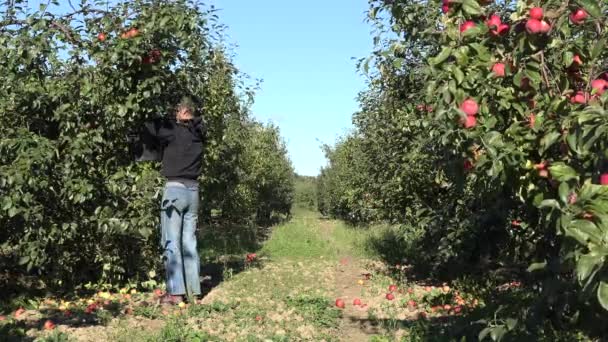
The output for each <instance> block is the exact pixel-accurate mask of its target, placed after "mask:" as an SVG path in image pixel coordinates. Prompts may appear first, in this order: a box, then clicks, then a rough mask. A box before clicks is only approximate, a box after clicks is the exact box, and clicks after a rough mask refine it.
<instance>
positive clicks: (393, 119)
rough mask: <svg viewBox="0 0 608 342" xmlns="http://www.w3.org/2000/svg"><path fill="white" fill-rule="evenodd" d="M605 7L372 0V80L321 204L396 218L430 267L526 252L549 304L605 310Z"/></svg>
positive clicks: (444, 269) (402, 243) (353, 214)
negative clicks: (374, 30)
mask: <svg viewBox="0 0 608 342" xmlns="http://www.w3.org/2000/svg"><path fill="white" fill-rule="evenodd" d="M607 11H608V4H606V2H602V1H593V0H576V1H574V0H573V1H557V0H549V1H532V0H530V1H522V0H520V1H477V0H459V1H450V0H443V1H386V0H372V1H370V13H369V15H370V21H372V22H373V23H374V24H375V25H376V28H377V32H378V34H377V36H376V37H375V39H374V41H375V50H374V52H373V54H372V56H371V57H370V58H367V59H363V60H361V62H360V67H361V69H362V70H363V71H365V72H367V74H368V75H369V77H370V83H369V84H370V85H369V89H368V90H367V91H366V92H364V93H362V94H361V96H360V98H359V101H360V104H361V110H360V112H358V113H356V114H355V116H354V124H355V127H356V130H355V132H354V133H353V134H351V135H348V136H346V137H344V138H343V139H342V140H341V141H340V142H339V143H338V144H337V145H336V146H334V147H326V154H327V156H328V159H329V161H330V163H329V166H328V167H326V168H325V169H324V170H323V171H322V174H321V177H320V187H319V189H320V195H319V207H320V210H321V211H322V212H324V213H327V214H330V215H333V216H335V217H340V218H343V219H346V220H348V221H351V222H354V223H367V222H374V221H377V220H387V221H390V222H393V223H397V224H400V228H399V230H398V232H397V233H395V234H396V236H395V239H396V240H397V241H398V242H388V240H385V241H383V242H382V244H381V245H380V248H384V250H385V251H386V253H385V254H386V257H387V258H388V259H392V260H395V262H398V261H399V260H400V258H401V257H403V256H405V258H406V259H407V260H408V261H409V262H414V263H415V264H418V265H419V266H420V268H421V269H422V270H424V271H426V272H428V273H430V274H434V275H435V276H439V277H441V276H448V274H450V273H458V274H463V273H462V272H466V270H467V269H468V268H469V269H470V268H471V265H472V264H476V265H477V264H480V263H481V262H482V261H483V262H485V265H488V262H489V264H492V263H494V264H496V265H520V266H518V267H521V268H522V269H523V270H524V271H525V270H526V269H527V272H525V273H526V274H528V275H530V277H532V278H531V279H532V280H531V283H532V284H535V285H534V288H536V289H537V291H538V292H539V295H538V296H537V299H538V302H540V303H542V305H541V306H540V307H543V308H544V310H546V311H547V312H549V313H550V314H552V315H555V316H556V317H560V319H562V318H563V317H569V318H572V319H574V318H573V317H575V316H577V315H578V312H579V310H582V311H580V312H583V313H585V312H587V313H589V312H595V311H596V310H599V312H601V311H602V309H601V307H603V308H604V309H606V310H608V268H607V267H606V266H607V265H606V261H607V260H606V258H607V257H608V168H607V166H608V164H607V163H606V160H607V158H608V149H607V148H608V112H607V111H606V100H608V95H606V89H608V63H607V57H608V53H607V49H606V40H607V39H608V32H607V28H606V14H607ZM391 248H394V250H393V249H391ZM398 250H406V251H407V250H409V252H397V251H398ZM487 268H488V267H487V266H486V269H487ZM598 304H599V305H598ZM589 315H592V314H589ZM539 317H545V316H542V315H541V316H539ZM577 317H578V316H577Z"/></svg>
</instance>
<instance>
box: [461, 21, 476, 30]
mask: <svg viewBox="0 0 608 342" xmlns="http://www.w3.org/2000/svg"><path fill="white" fill-rule="evenodd" d="M474 27H475V22H474V21H471V20H468V21H465V22H464V23H462V25H460V32H462V33H464V32H466V31H468V30H469V29H472V28H474Z"/></svg>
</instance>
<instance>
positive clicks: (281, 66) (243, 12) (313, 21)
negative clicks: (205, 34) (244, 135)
mask: <svg viewBox="0 0 608 342" xmlns="http://www.w3.org/2000/svg"><path fill="white" fill-rule="evenodd" d="M211 3H213V4H215V6H216V7H217V8H219V9H221V11H220V12H219V16H220V21H221V22H222V23H224V24H226V25H228V31H227V33H228V36H229V38H228V39H229V42H230V43H234V44H237V47H236V49H235V52H236V64H237V66H238V67H239V68H240V69H241V71H243V72H245V73H247V74H249V75H250V76H251V77H253V78H260V79H263V83H262V85H261V90H260V91H259V92H258V93H257V96H256V103H255V104H254V106H253V114H254V116H255V117H256V118H258V119H259V120H261V121H262V122H269V121H272V122H274V123H276V124H278V125H279V127H280V129H281V134H282V136H283V137H284V139H285V141H286V143H287V147H288V149H289V154H290V158H291V160H292V162H293V164H294V167H295V169H296V172H298V173H299V174H303V175H311V176H314V175H317V174H318V173H319V170H320V168H321V166H322V165H324V164H325V158H324V156H323V153H322V151H321V149H320V145H321V143H330V144H331V143H333V142H335V140H336V138H337V137H338V136H340V135H342V134H344V133H346V132H347V131H348V130H349V129H350V128H352V125H351V116H352V114H353V113H354V112H355V111H356V110H357V109H358V104H357V102H356V96H357V93H358V92H359V91H360V90H363V89H364V88H365V79H364V77H363V76H360V75H359V73H358V72H357V70H356V60H353V59H351V57H356V58H360V57H366V56H367V55H369V53H370V52H371V50H372V38H371V34H370V29H371V27H370V25H369V24H367V23H365V21H364V18H365V11H366V10H367V1H366V0H330V1H328V0H306V1H286V0H282V1H279V0H213V1H212V2H211Z"/></svg>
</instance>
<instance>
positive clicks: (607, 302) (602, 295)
mask: <svg viewBox="0 0 608 342" xmlns="http://www.w3.org/2000/svg"><path fill="white" fill-rule="evenodd" d="M597 300H598V301H599V302H600V305H601V306H602V307H603V308H604V309H605V310H608V284H606V283H605V282H603V281H601V282H600V284H599V286H598V288H597Z"/></svg>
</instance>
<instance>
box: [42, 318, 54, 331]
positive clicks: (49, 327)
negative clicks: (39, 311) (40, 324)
mask: <svg viewBox="0 0 608 342" xmlns="http://www.w3.org/2000/svg"><path fill="white" fill-rule="evenodd" d="M53 329H55V323H53V321H51V320H50V319H48V320H46V322H44V330H53Z"/></svg>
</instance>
